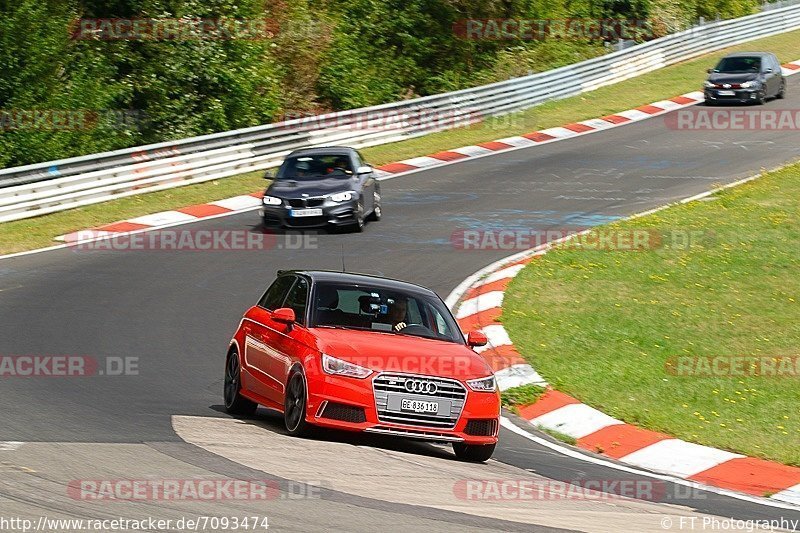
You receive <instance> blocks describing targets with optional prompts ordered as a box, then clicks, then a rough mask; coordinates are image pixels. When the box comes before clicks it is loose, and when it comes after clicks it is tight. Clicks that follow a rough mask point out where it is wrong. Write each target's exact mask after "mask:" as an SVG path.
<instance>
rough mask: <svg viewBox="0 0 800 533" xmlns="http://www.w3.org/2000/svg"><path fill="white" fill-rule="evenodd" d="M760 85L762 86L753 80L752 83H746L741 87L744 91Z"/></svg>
mask: <svg viewBox="0 0 800 533" xmlns="http://www.w3.org/2000/svg"><path fill="white" fill-rule="evenodd" d="M759 85H761V82H759V81H758V80H752V81H746V82H744V83H743V84H742V85H741V87H742V89H752V88H754V87H758V86H759Z"/></svg>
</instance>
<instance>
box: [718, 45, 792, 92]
mask: <svg viewBox="0 0 800 533" xmlns="http://www.w3.org/2000/svg"><path fill="white" fill-rule="evenodd" d="M708 73H709V76H708V79H707V80H706V82H705V84H704V91H703V92H704V94H705V100H706V104H707V105H713V104H716V103H725V102H732V103H745V102H753V103H756V104H763V103H764V101H765V100H766V99H767V98H772V97H775V98H783V97H784V96H786V78H784V77H783V72H782V70H781V63H780V61H778V58H777V57H775V54H770V53H767V52H738V53H735V54H730V55H727V56H725V57H723V58H722V59H721V60H720V62H719V63H717V66H716V67H714V68H713V69H711V70H709V71H708Z"/></svg>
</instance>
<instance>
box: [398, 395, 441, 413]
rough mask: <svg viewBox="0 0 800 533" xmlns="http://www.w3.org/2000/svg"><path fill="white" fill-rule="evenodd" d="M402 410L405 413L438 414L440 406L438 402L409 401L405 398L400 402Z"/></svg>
mask: <svg viewBox="0 0 800 533" xmlns="http://www.w3.org/2000/svg"><path fill="white" fill-rule="evenodd" d="M400 409H402V410H403V411H413V412H414V413H431V414H436V413H437V412H438V411H439V404H438V403H436V402H423V401H422V400H408V399H405V398H403V401H402V402H400Z"/></svg>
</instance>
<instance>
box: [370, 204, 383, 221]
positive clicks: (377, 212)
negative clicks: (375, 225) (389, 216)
mask: <svg viewBox="0 0 800 533" xmlns="http://www.w3.org/2000/svg"><path fill="white" fill-rule="evenodd" d="M381 215H383V213H382V212H381V204H380V203H377V204H375V208H374V209H373V210H372V213H370V215H369V219H370V220H371V221H373V222H377V221H379V220H380V219H381Z"/></svg>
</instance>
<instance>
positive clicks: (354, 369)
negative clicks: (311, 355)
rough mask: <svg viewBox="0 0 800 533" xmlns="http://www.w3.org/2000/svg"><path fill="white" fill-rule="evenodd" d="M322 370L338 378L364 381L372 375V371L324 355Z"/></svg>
mask: <svg viewBox="0 0 800 533" xmlns="http://www.w3.org/2000/svg"><path fill="white" fill-rule="evenodd" d="M322 370H324V371H325V373H326V374H333V375H336V376H350V377H351V378H358V379H364V378H365V377H367V376H369V375H370V374H372V370H370V369H369V368H364V367H363V366H358V365H356V364H353V363H350V362H348V361H343V360H341V359H337V358H335V357H332V356H330V355H328V354H322Z"/></svg>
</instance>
